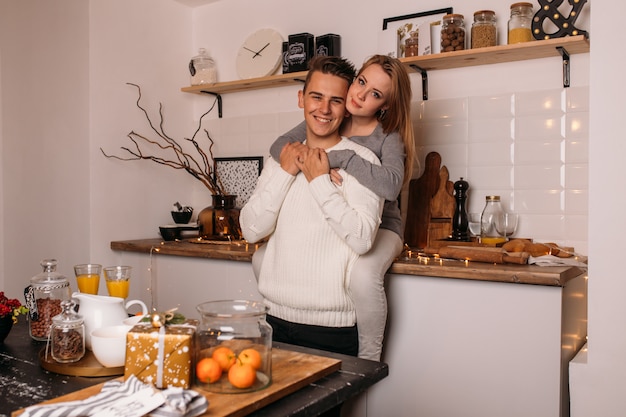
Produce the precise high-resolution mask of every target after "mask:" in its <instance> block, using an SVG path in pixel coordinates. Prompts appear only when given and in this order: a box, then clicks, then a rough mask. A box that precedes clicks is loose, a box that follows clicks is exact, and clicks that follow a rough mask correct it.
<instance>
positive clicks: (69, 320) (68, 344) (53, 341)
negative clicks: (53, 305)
mask: <svg viewBox="0 0 626 417" xmlns="http://www.w3.org/2000/svg"><path fill="white" fill-rule="evenodd" d="M75 306H76V303H75V302H74V301H72V300H64V301H61V308H62V309H63V311H62V312H61V314H59V315H58V316H54V317H53V318H52V328H51V330H50V346H51V348H50V350H51V352H52V359H54V360H55V361H57V362H59V363H71V362H78V361H79V360H81V359H82V358H83V356H85V324H84V321H83V317H82V316H81V315H79V314H76V312H75V311H74V307H75Z"/></svg>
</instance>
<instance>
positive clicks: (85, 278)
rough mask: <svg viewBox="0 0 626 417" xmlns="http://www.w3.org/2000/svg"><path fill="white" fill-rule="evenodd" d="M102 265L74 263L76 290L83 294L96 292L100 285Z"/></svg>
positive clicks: (94, 293) (95, 293)
mask: <svg viewBox="0 0 626 417" xmlns="http://www.w3.org/2000/svg"><path fill="white" fill-rule="evenodd" d="M101 270H102V265H98V264H80V265H74V274H75V275H76V282H77V283H78V291H80V292H82V293H85V294H93V295H97V294H98V287H99V286H100V271H101Z"/></svg>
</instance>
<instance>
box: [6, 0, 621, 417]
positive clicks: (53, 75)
mask: <svg viewBox="0 0 626 417" xmlns="http://www.w3.org/2000/svg"><path fill="white" fill-rule="evenodd" d="M509 4H510V3H509V2H503V1H496V0H489V1H484V2H483V3H481V4H480V5H479V6H478V5H474V4H471V3H467V2H461V1H454V2H449V3H446V4H442V3H440V2H438V1H435V0H427V1H424V2H421V3H420V4H419V5H414V4H408V3H407V2H405V1H402V0H389V1H386V2H368V3H367V5H364V4H363V2H361V1H358V0H345V1H341V2H337V1H330V0H320V1H317V2H297V1H289V2H288V1H283V0H266V1H256V2H250V1H243V0H229V1H218V2H215V3H210V4H207V5H205V6H199V7H197V8H190V7H187V6H186V5H184V4H181V3H178V2H174V1H172V0H132V1H124V0H106V1H105V0H91V1H89V2H85V1H83V0H57V1H55V2H47V1H45V0H24V1H20V2H15V1H11V0H0V65H1V68H0V77H1V78H0V94H1V96H0V97H1V100H0V103H1V111H2V115H1V116H0V121H1V122H2V125H1V126H2V130H1V132H0V139H1V140H2V145H1V148H0V152H1V153H0V155H2V176H1V178H2V191H1V193H0V198H1V201H2V208H1V210H0V214H1V215H2V225H1V226H0V233H2V239H1V240H2V244H1V245H0V248H2V249H3V252H2V255H1V256H0V260H1V261H3V262H2V270H1V271H0V288H3V289H4V290H5V291H8V292H9V293H10V295H11V294H15V296H19V295H20V294H21V290H22V288H23V287H24V286H25V285H26V284H27V283H28V279H29V278H30V277H31V276H32V275H34V274H36V273H38V272H39V266H38V263H39V261H40V260H41V259H42V258H44V257H49V256H54V257H57V258H59V260H60V271H61V272H63V273H65V274H66V275H68V276H71V273H72V272H71V265H73V264H75V263H79V262H85V261H94V262H101V263H104V264H112V263H116V262H118V261H119V259H121V255H120V254H118V253H114V252H112V251H110V250H109V242H110V241H111V240H117V239H132V238H142V237H149V236H154V237H156V236H157V226H158V225H159V224H162V223H169V222H170V219H169V213H168V212H169V210H170V209H171V206H172V204H173V203H174V202H175V201H181V202H188V203H189V204H191V205H193V206H194V207H196V208H197V209H198V210H199V209H201V208H202V207H203V206H204V205H207V204H208V203H209V201H210V200H209V198H208V195H207V193H206V192H205V190H203V189H202V187H201V186H199V184H196V183H197V181H195V180H193V179H192V178H191V177H189V176H188V175H186V174H183V173H179V172H174V171H173V170H172V169H171V168H164V167H161V166H156V164H153V163H149V162H120V161H114V160H110V159H106V158H104V157H103V156H102V155H101V154H100V147H103V148H105V149H106V150H107V151H114V150H116V149H118V148H119V147H120V146H124V145H128V144H129V142H128V140H127V139H126V137H125V135H126V134H127V133H128V132H129V131H130V130H133V129H134V130H138V131H141V132H144V133H146V132H148V130H147V128H146V125H145V120H144V118H143V115H142V114H141V113H140V112H139V111H138V109H136V107H135V106H134V102H135V100H136V95H135V90H134V89H133V88H132V87H129V86H127V85H125V83H126V82H135V83H138V84H141V85H142V87H143V89H144V98H145V100H146V105H147V106H148V108H149V109H150V111H151V112H154V111H156V108H157V106H158V102H162V103H163V104H164V106H165V120H166V128H167V130H168V132H170V134H171V135H172V136H174V137H176V138H180V137H184V136H189V135H191V133H192V132H193V130H194V128H195V119H197V117H198V115H199V114H201V113H202V112H203V111H205V110H206V109H207V108H208V106H210V103H211V100H210V99H209V98H207V97H197V96H192V95H187V94H182V93H180V91H179V90H180V87H182V86H184V85H187V84H188V74H187V62H188V60H189V58H190V57H191V56H193V55H194V54H195V52H196V50H197V48H198V47H201V46H206V47H207V48H208V49H209V51H210V53H211V54H212V55H213V57H214V58H215V59H216V61H217V64H218V70H219V73H220V77H221V79H222V80H228V79H233V78H235V76H234V74H235V70H234V56H235V54H236V49H237V47H238V45H239V44H240V43H241V42H242V41H243V39H244V38H245V36H246V35H247V34H248V33H250V32H252V31H253V30H255V29H257V28H259V27H263V26H271V27H275V28H277V29H279V30H280V32H281V33H283V35H285V36H286V35H288V34H290V33H298V32H311V33H314V34H316V35H319V34H324V33H328V32H334V33H339V34H341V36H342V41H343V45H342V47H343V50H344V54H345V55H346V57H348V58H349V59H351V60H352V61H353V62H355V63H357V65H358V64H359V63H360V62H362V61H363V59H364V58H365V57H367V56H368V55H370V54H371V53H373V52H374V51H375V46H376V43H377V33H378V30H379V28H380V26H381V23H382V18H384V17H390V16H396V15H402V14H406V13H412V12H416V11H423V10H430V9H436V8H440V7H445V6H447V5H452V6H455V12H459V13H462V14H464V15H465V16H468V17H469V16H471V14H472V13H473V11H474V10H475V9H477V8H481V9H482V8H491V9H493V10H495V11H496V14H497V16H498V20H499V28H500V36H502V35H503V33H504V30H503V28H504V25H505V22H506V20H507V16H508V6H509ZM594 4H595V5H596V6H595V12H594V21H593V22H592V24H593V26H592V30H591V33H593V38H592V39H593V53H592V54H590V55H583V56H578V55H575V56H573V57H572V86H573V87H575V88H583V89H584V88H586V87H587V86H589V85H591V86H592V87H593V88H591V89H590V98H591V99H590V102H591V105H590V110H589V114H590V128H589V129H590V132H591V133H590V138H593V139H592V140H589V186H588V188H589V192H590V196H589V214H590V216H589V220H588V221H589V239H588V248H585V249H587V250H588V253H589V254H590V255H591V258H592V260H593V263H592V266H591V270H590V276H591V278H590V281H589V285H590V295H589V297H590V305H589V307H590V315H589V334H590V341H589V347H590V351H589V365H588V368H587V375H585V377H586V378H585V379H584V381H588V385H587V386H586V387H583V389H582V391H581V392H583V393H584V394H581V397H580V398H579V401H580V402H579V406H580V408H581V410H582V411H581V412H580V414H579V415H581V416H582V415H616V413H617V410H622V409H624V408H625V407H624V405H625V404H624V401H626V400H624V399H623V396H621V394H620V393H621V392H623V388H624V386H623V385H624V382H623V379H622V378H621V375H624V374H626V372H625V371H626V369H624V368H626V364H625V362H624V361H623V359H622V355H621V353H622V352H623V351H624V350H625V347H626V340H624V338H625V336H623V335H622V334H620V333H619V331H618V329H622V328H624V327H625V326H624V317H625V314H624V313H625V311H624V309H625V308H626V307H623V305H624V304H623V303H622V302H621V300H620V299H619V298H617V297H619V294H621V293H623V292H624V291H623V290H624V286H626V284H624V281H623V280H622V279H620V278H621V277H620V276H619V274H618V273H616V271H619V267H620V264H619V263H618V262H619V260H620V256H619V254H618V253H617V249H616V246H615V241H616V240H617V239H611V238H608V239H607V236H610V235H611V232H612V231H621V230H623V229H624V223H623V222H624V220H623V216H621V213H620V212H619V211H618V210H620V205H619V204H613V205H611V204H608V203H607V202H610V201H614V200H613V198H614V196H612V195H611V194H609V193H619V190H620V187H619V185H621V184H619V183H618V178H619V175H618V174H619V172H618V171H617V167H619V166H620V165H621V164H620V162H621V161H620V159H621V156H622V155H623V152H621V151H623V146H624V145H623V140H622V139H621V135H620V133H619V132H620V131H621V129H620V128H621V126H620V125H619V120H620V117H621V116H622V115H621V114H620V113H619V110H621V109H622V108H623V106H622V104H621V101H618V100H619V99H620V98H621V97H624V96H625V94H623V93H624V91H623V89H624V87H623V86H622V85H621V83H619V80H620V74H619V73H618V71H619V70H620V68H621V67H620V66H619V65H618V63H617V62H615V59H616V57H615V55H614V54H615V49H614V48H613V45H614V41H613V40H614V34H612V33H609V30H610V29H609V28H610V27H612V25H605V23H606V22H610V21H613V16H615V15H621V14H623V13H619V12H624V10H623V9H624V7H625V6H623V5H617V6H616V5H615V4H611V5H610V7H609V6H605V3H603V2H602V1H601V0H598V2H596V3H594ZM620 8H621V9H620ZM616 9H619V10H616ZM315 16H319V18H314V17H315ZM560 66H561V63H560V59H559V58H550V59H542V60H536V61H529V62H521V63H511V64H500V65H497V68H486V67H476V68H467V69H458V70H450V71H440V72H434V73H431V74H429V81H430V85H429V87H430V99H431V100H433V101H432V102H433V103H435V102H437V101H438V100H447V99H458V98H467V99H471V98H475V97H488V96H489V95H492V94H503V93H526V92H528V93H534V92H539V91H548V90H554V89H559V88H560V87H559V85H560V82H561V73H560ZM588 66H590V67H591V73H589V70H588ZM42 68H43V70H42ZM413 77H414V78H416V76H413ZM414 85H415V89H414V96H415V99H416V100H418V99H419V97H420V96H421V91H420V88H419V83H418V82H417V81H415V83H414ZM296 91H297V87H284V88H280V89H275V90H267V91H255V92H251V93H237V94H232V95H227V96H225V97H224V115H225V117H224V119H222V120H217V119H216V116H215V115H214V114H212V115H211V118H210V119H211V120H210V121H209V123H208V128H209V130H210V131H211V133H212V135H214V136H215V137H216V138H219V143H218V144H217V146H216V155H217V156H238V155H264V153H265V152H266V149H267V146H268V145H269V143H270V142H271V140H272V139H273V137H274V136H275V135H276V134H277V133H278V132H281V131H283V130H284V129H286V128H288V127H290V126H291V125H293V123H295V122H296V121H297V120H299V116H300V113H299V111H298V110H297V108H296V101H295V95H296ZM152 114H154V113H152ZM562 143H563V146H565V142H562ZM443 157H444V163H446V158H453V157H454V156H453V155H450V156H449V157H448V156H447V155H443ZM618 158H620V159H618ZM613 167H615V168H613ZM563 169H565V167H563ZM459 174H460V172H454V176H458V175H459ZM583 176H584V175H583ZM468 180H469V178H468ZM585 203H586V201H584V200H583V201H581V202H580V203H578V204H580V205H584V204H585ZM472 204H474V203H472ZM579 210H580V211H581V212H582V215H583V216H586V214H587V212H586V208H579ZM581 221H583V222H585V220H582V218H581ZM526 231H527V232H528V234H529V235H533V234H534V233H535V230H534V229H533V228H532V227H529V228H528V229H526ZM554 238H555V240H561V239H562V240H567V237H566V236H564V235H562V236H555V237H554ZM572 240H573V241H580V242H581V244H583V245H584V242H585V239H584V237H581V236H577V237H575V238H574V239H572ZM577 246H579V248H580V245H577ZM584 388H587V389H584ZM598 410H601V412H598ZM592 411H593V412H592ZM575 412H576V410H573V413H575ZM574 415H575V414H574Z"/></svg>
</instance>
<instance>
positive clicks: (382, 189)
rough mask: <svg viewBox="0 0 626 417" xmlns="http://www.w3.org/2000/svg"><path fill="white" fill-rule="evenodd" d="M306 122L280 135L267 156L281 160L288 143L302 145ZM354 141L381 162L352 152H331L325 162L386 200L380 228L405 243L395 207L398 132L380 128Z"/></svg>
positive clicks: (400, 161)
mask: <svg viewBox="0 0 626 417" xmlns="http://www.w3.org/2000/svg"><path fill="white" fill-rule="evenodd" d="M305 138H306V123H305V122H302V123H300V124H299V125H298V126H296V127H294V128H293V129H291V130H290V131H289V132H287V133H285V134H284V135H282V136H280V137H279V138H278V139H276V141H274V143H273V144H272V146H271V147H270V154H271V155H272V158H274V159H275V160H276V161H280V151H281V150H282V149H283V147H284V146H285V145H286V144H287V143H289V142H304V139H305ZM350 139H351V140H352V141H353V142H355V143H358V144H359V145H363V146H365V147H366V148H368V149H370V150H371V151H372V152H374V154H376V156H377V157H378V158H379V159H380V163H381V165H380V166H378V165H374V164H372V163H370V162H368V161H366V160H364V159H363V158H361V157H359V156H357V155H356V154H355V152H354V151H352V150H340V151H331V152H329V153H328V159H329V162H330V166H331V168H343V169H344V170H346V171H347V172H348V173H349V174H350V175H352V176H354V177H355V178H356V179H357V180H358V181H359V182H360V183H361V184H363V185H364V186H365V187H367V188H369V189H370V190H372V191H373V192H374V193H376V194H377V195H379V196H381V197H383V198H384V199H385V206H384V209H383V215H382V223H381V225H380V227H381V228H383V229H387V230H391V231H392V232H395V233H396V234H398V236H400V239H402V240H403V241H404V225H403V224H402V216H401V214H400V207H399V204H398V196H399V195H400V191H401V190H402V181H403V178H404V158H405V156H406V155H405V152H404V143H403V142H402V138H401V137H400V134H399V133H398V132H392V133H389V134H386V133H384V132H383V129H382V127H381V125H380V124H379V125H378V126H376V129H374V131H373V132H372V134H371V135H369V136H353V137H351V138H350Z"/></svg>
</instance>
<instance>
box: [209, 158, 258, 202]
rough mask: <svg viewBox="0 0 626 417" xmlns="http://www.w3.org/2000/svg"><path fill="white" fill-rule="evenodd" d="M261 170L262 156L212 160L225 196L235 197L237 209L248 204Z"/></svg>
mask: <svg viewBox="0 0 626 417" xmlns="http://www.w3.org/2000/svg"><path fill="white" fill-rule="evenodd" d="M262 169H263V157H262V156H243V157H238V158H214V172H215V175H217V176H218V177H219V178H220V180H221V181H222V184H223V185H224V191H225V192H226V193H227V194H234V195H236V196H237V200H236V203H235V205H236V207H238V208H241V207H243V206H244V205H245V204H246V203H247V202H248V199H249V198H250V196H251V195H252V192H253V191H254V188H255V187H256V182H257V179H258V178H259V175H261V170H262Z"/></svg>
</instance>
